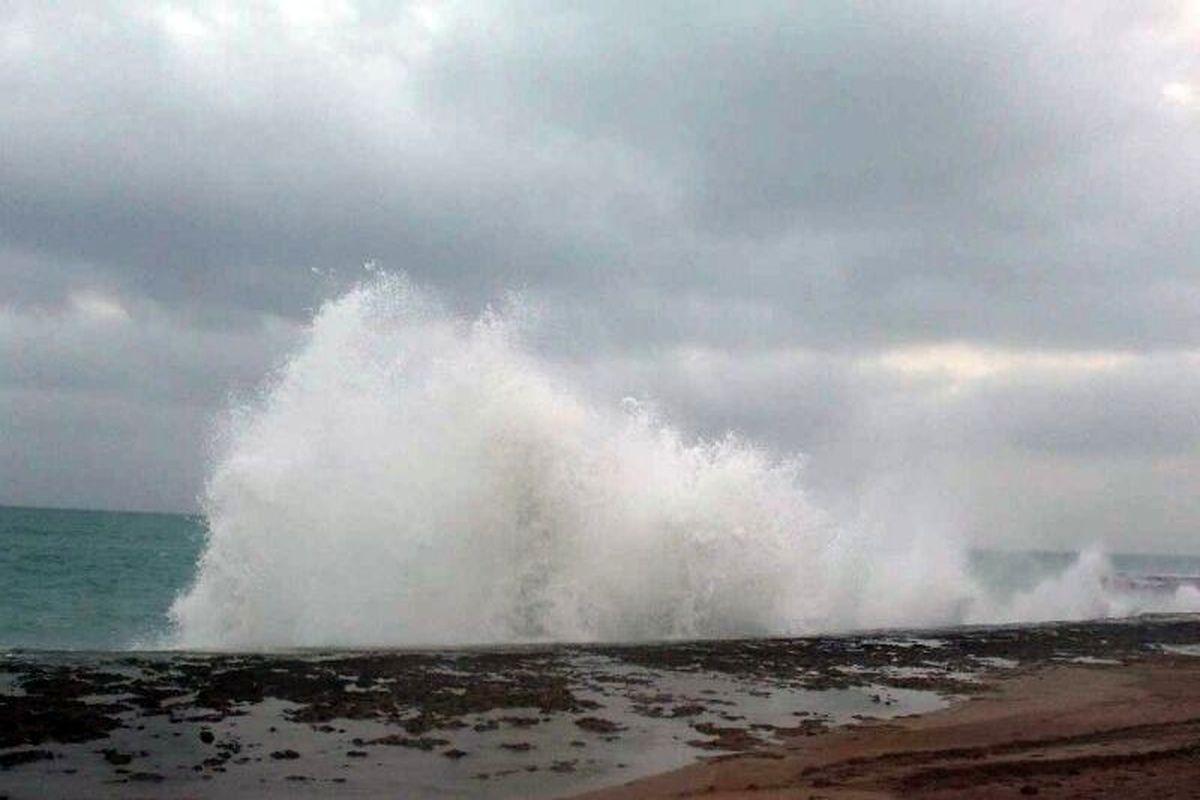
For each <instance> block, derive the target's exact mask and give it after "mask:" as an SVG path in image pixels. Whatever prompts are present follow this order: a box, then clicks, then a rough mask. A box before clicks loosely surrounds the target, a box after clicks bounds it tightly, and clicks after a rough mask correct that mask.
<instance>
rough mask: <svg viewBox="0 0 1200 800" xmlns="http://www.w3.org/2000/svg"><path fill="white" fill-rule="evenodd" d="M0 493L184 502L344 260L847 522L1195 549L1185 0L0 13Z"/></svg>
mask: <svg viewBox="0 0 1200 800" xmlns="http://www.w3.org/2000/svg"><path fill="white" fill-rule="evenodd" d="M0 96H2V97H3V98H4V102H3V103H2V104H0V503H14V504H34V505H54V506H73V507H102V508H133V509H149V510H184V511H190V510H195V509H196V508H197V507H198V501H197V498H198V496H199V495H200V494H201V492H202V491H203V483H204V479H205V474H206V471H207V469H208V462H209V440H210V431H211V430H212V428H213V421H214V419H215V418H216V417H217V416H218V415H219V414H220V412H221V410H222V409H223V408H224V407H226V406H227V405H228V404H229V403H230V402H231V400H230V398H231V397H237V396H244V395H245V393H247V392H251V391H252V390H253V389H254V387H255V386H256V385H258V384H260V382H261V381H262V380H263V378H264V376H265V375H266V374H267V373H268V372H269V371H270V370H271V369H272V368H273V367H274V366H277V365H278V364H279V363H280V362H281V360H282V359H283V358H285V357H286V355H287V353H288V352H290V351H291V350H293V349H294V348H295V347H297V346H298V343H299V342H300V341H301V340H302V337H303V333H304V328H305V325H306V322H307V321H308V320H309V319H310V318H311V315H312V313H313V310H314V308H316V307H318V306H319V304H320V302H321V301H322V300H323V299H326V298H329V297H330V296H332V295H334V294H336V293H337V292H338V291H341V290H344V289H345V288H346V287H347V286H348V285H350V284H351V283H353V281H355V280H357V279H359V278H360V277H361V276H362V265H363V264H364V263H367V262H374V263H376V264H378V265H380V266H381V267H383V268H385V269H388V270H394V271H403V272H406V273H407V274H408V275H409V276H410V277H411V278H412V279H413V280H414V281H415V282H416V283H418V284H420V285H422V286H426V287H429V288H430V289H431V290H432V291H434V292H436V293H438V294H439V295H440V296H442V297H443V298H445V299H446V302H447V303H449V304H450V305H452V306H453V307H454V308H456V309H459V310H460V311H461V312H462V313H465V314H470V313H474V312H476V311H478V309H479V308H481V307H482V306H483V305H484V304H486V303H487V302H489V301H490V300H493V299H495V298H497V297H499V296H502V295H504V293H506V292H508V291H511V290H518V291H521V292H524V293H525V294H526V295H527V296H528V297H532V298H535V299H536V300H537V302H538V303H539V304H540V306H541V307H542V308H544V309H548V312H547V313H549V314H550V316H551V317H553V320H554V324H553V326H552V327H553V330H554V331H555V332H556V335H555V336H554V337H548V338H549V341H547V342H543V345H542V346H544V347H545V348H546V350H547V352H546V357H547V358H549V359H553V360H554V361H555V362H556V363H558V364H561V365H562V368H563V369H564V370H567V371H569V372H570V373H571V374H572V375H574V376H575V378H577V379H578V380H579V381H580V383H581V384H582V385H585V386H588V387H591V390H592V391H594V392H596V393H597V394H598V395H607V394H611V395H613V396H614V397H619V396H623V395H629V394H632V395H635V396H639V397H645V398H649V399H651V400H653V402H654V403H655V404H657V405H658V406H659V407H660V408H661V409H662V410H663V411H664V413H665V414H666V415H667V416H669V417H670V418H671V419H674V420H677V421H678V424H679V425H680V426H681V427H683V428H684V429H685V430H687V431H689V432H691V433H694V434H695V435H704V436H712V435H720V434H721V433H722V432H724V431H727V430H734V431H738V432H740V433H742V434H744V435H745V436H747V437H750V438H753V439H756V440H758V441H761V442H763V443H764V444H765V446H767V447H769V448H771V449H772V450H777V451H778V452H780V453H788V452H793V451H797V450H798V451H801V452H803V453H805V454H806V458H807V461H806V464H807V466H806V477H805V479H806V481H808V482H809V483H810V485H811V488H812V491H813V492H814V494H815V495H816V496H818V497H819V498H821V499H822V500H823V501H824V502H826V503H827V504H828V505H830V506H831V507H834V508H837V509H839V510H840V511H843V512H845V513H850V514H854V513H863V511H864V509H874V510H875V512H876V513H880V514H884V515H885V516H887V517H889V518H890V519H891V520H892V522H893V524H913V525H933V526H938V525H940V526H948V527H952V528H953V529H954V530H955V531H957V532H959V535H961V536H962V537H965V538H967V539H968V540H970V541H972V542H976V543H980V544H984V545H1002V546H1046V547H1073V546H1079V545H1080V544H1082V543H1085V542H1089V541H1093V540H1099V541H1103V542H1107V543H1108V544H1109V545H1110V546H1111V547H1114V548H1117V549H1126V550H1143V551H1187V552H1200V491H1197V490H1198V489H1200V402H1198V401H1200V225H1197V217H1196V213H1197V211H1198V210H1200V2H1196V0H1187V1H1186V2H1182V1H1179V0H1172V1H1171V2H1157V1H1156V0H1147V1H1146V2H1139V3H1128V2H1125V1H1124V0H1112V1H1111V2H1109V1H1108V0H1094V1H1093V2H1078V1H1073V0H1065V2H1061V3H1053V4H1047V3H1043V2H1038V1H1037V0H1029V1H1028V2H1024V1H1022V0H1010V1H1009V2H997V3H961V2H907V3H890V2H869V1H866V0H864V2H857V3H846V2H820V1H818V0H814V1H813V2H807V3H795V2H772V0H762V1H761V2H756V3H750V4H742V3H728V2H701V1H699V0H697V1H696V2H670V1H668V0H664V2H657V3H649V4H648V3H643V2H620V1H618V0H612V1H611V2H602V3H601V2H569V1H568V0H553V1H551V0H546V2H537V1H535V0H528V1H526V0H490V2H470V1H464V2H454V1H451V2H446V3H427V2H413V3H403V2H358V3H355V2H325V3H317V2H303V1H301V0H287V2H256V1H254V0H250V1H249V2H243V1H239V2H231V3H224V2H212V3H187V2H179V3H142V2H119V3H118V2H113V3H105V2H100V1H97V2H87V3H84V2H80V3H69V2H68V3H36V2H35V3H28V2H23V1H22V0H9V2H6V3H3V4H0Z"/></svg>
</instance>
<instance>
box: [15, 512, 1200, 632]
mask: <svg viewBox="0 0 1200 800" xmlns="http://www.w3.org/2000/svg"><path fill="white" fill-rule="evenodd" d="M205 536H206V522H205V520H204V519H203V518H202V517H198V516H188V515H176V514H151V513H132V512H112V511H82V510H58V509H41V508H19V507H8V506H0V648H3V649H14V648H18V649H70V650H112V649H125V648H141V649H154V648H159V647H164V646H171V645H172V636H173V631H172V628H171V623H170V618H169V610H170V607H171V604H172V603H173V602H174V601H175V600H176V598H177V597H179V596H180V594H181V593H183V592H184V591H185V590H186V589H187V588H188V587H189V586H190V584H191V583H192V581H193V580H194V578H195V574H196V564H197V559H198V558H199V556H200V554H201V552H202V550H203V548H204V544H205ZM1078 560H1079V559H1078V554H1074V553H1051V552H998V551H974V552H972V553H971V555H970V569H971V571H972V573H973V575H974V577H975V578H976V579H977V580H978V581H979V583H980V585H982V586H984V587H986V588H987V590H988V591H989V592H991V593H992V594H993V595H995V596H997V597H1005V596H1012V595H1016V594H1019V593H1021V592H1029V591H1032V590H1034V589H1035V588H1036V587H1037V586H1038V585H1039V584H1042V583H1044V582H1046V581H1052V580H1054V579H1055V578H1056V577H1057V576H1061V575H1063V574H1064V573H1067V572H1068V571H1069V570H1070V569H1071V568H1072V566H1073V565H1075V564H1077V562H1078ZM1107 564H1108V567H1107V569H1108V570H1109V572H1108V576H1109V580H1110V581H1111V578H1112V576H1119V577H1120V578H1121V579H1128V578H1137V577H1138V576H1162V575H1190V576H1200V557H1195V556H1166V555H1153V556H1148V555H1129V554H1116V555H1112V556H1109V557H1107ZM1131 610H1133V611H1138V610H1155V609H1154V608H1153V605H1152V604H1151V605H1149V606H1145V605H1143V606H1137V607H1132V608H1131ZM1042 616H1044V617H1047V618H1052V617H1054V616H1055V614H1053V609H1051V610H1050V613H1048V614H1043V615H1042ZM1064 616H1076V617H1078V616H1080V615H1079V614H1064Z"/></svg>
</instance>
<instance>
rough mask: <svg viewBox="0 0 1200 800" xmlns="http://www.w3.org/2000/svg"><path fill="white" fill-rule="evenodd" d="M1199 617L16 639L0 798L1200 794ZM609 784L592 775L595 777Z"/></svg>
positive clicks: (10, 659)
mask: <svg viewBox="0 0 1200 800" xmlns="http://www.w3.org/2000/svg"><path fill="white" fill-rule="evenodd" d="M1198 645H1200V618H1198V617H1196V616H1153V617H1141V618H1135V619H1129V620H1116V621H1109V622H1083V623H1058V624H1044V625H1028V626H1004V627H980V628H954V629H941V630H932V631H886V632H874V633H861V634H853V635H842V636H824V637H820V636H818V637H806V638H797V639H744V640H720V641H704V642H671V643H660V644H638V645H537V646H532V645H531V646H526V647H508V648H492V649H462V650H437V651H396V650H379V651H362V652H308V651H304V652H290V653H259V654H253V653H249V654H247V653H239V654H233V653H224V654H202V653H182V652H164V653H132V652H125V653H121V652H110V653H49V652H11V653H8V654H6V655H4V657H3V658H2V659H0V797H4V798H6V799H8V798H11V800H16V798H32V797H49V796H54V797H64V798H70V797H111V798H127V797H138V798H142V797H169V798H183V797H222V798H226V797H259V796H277V795H283V794H286V795H288V796H289V797H323V796H329V795H331V794H333V793H336V794H337V795H338V796H347V797H383V796H390V797H394V796H403V797H514V798H515V797H546V798H550V797H568V796H576V795H582V796H585V797H590V798H632V797H692V796H702V797H710V796H711V797H741V796H748V797H764V798H766V797H802V798H810V797H827V798H835V797H892V796H894V797H968V796H969V797H1016V796H1020V795H1032V794H1038V795H1044V796H1048V797H1103V796H1113V795H1114V794H1119V795H1121V796H1127V797H1193V796H1196V794H1195V793H1196V789H1195V788H1194V787H1195V786H1196V785H1200V755H1198V754H1200V736H1198V734H1200V658H1197V657H1196V655H1195V653H1197V652H1200V650H1198V649H1197V646H1198ZM587 792H594V793H593V794H586V793H587Z"/></svg>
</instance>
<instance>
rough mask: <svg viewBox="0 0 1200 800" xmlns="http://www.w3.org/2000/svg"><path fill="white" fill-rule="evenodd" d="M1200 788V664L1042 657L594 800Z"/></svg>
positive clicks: (1163, 658)
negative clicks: (880, 718)
mask: <svg viewBox="0 0 1200 800" xmlns="http://www.w3.org/2000/svg"><path fill="white" fill-rule="evenodd" d="M1035 795H1036V796H1040V797H1048V798H1085V797H1122V798H1130V799H1132V798H1194V797H1200V660H1198V659H1197V658H1196V657H1195V656H1171V655H1160V656H1153V657H1148V658H1146V659H1144V660H1141V661H1138V662H1136V663H1129V664H1120V665H1111V664H1094V665H1072V666H1057V665H1036V666H1034V667H1032V668H1030V669H1029V670H1027V671H1025V672H1023V673H1022V674H1019V675H1015V676H1011V677H1007V678H1003V679H999V680H996V681H995V682H994V683H990V684H989V687H988V690H987V691H983V692H981V693H979V694H977V695H975V696H973V697H971V698H969V699H967V700H965V701H963V702H961V703H958V704H956V705H954V706H953V707H951V708H949V709H946V710H944V711H939V712H933V713H930V714H927V715H922V716H918V717H913V718H907V719H899V720H893V721H890V722H886V723H871V724H867V725H863V726H858V727H855V728H850V729H842V730H838V731H836V732H832V733H829V734H827V735H825V736H820V737H811V738H810V737H802V738H795V739H793V740H791V741H789V742H787V743H785V744H784V745H783V746H781V747H774V748H768V749H763V750H761V751H759V752H756V753H750V754H743V755H738V756H733V757H727V758H717V759H712V760H710V761H708V762H706V763H703V764H697V765H695V766H692V767H688V768H685V769H682V770H679V771H677V772H674V773H670V774H667V775H661V776H655V777H653V778H650V779H647V780H642V781H637V782H634V783H632V784H629V785H626V786H622V787H618V788H614V789H608V790H603V791H599V792H595V793H589V794H586V795H583V796H582V797H584V798H587V799H588V800H623V799H624V798H649V797H661V798H667V797H707V798H737V797H754V798H764V799H765V798H828V799H829V800H836V798H847V799H849V798H864V799H865V798H891V797H911V798H924V797H928V798H968V797H969V798H1006V797H1018V796H1035Z"/></svg>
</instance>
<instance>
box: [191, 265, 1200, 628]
mask: <svg viewBox="0 0 1200 800" xmlns="http://www.w3.org/2000/svg"><path fill="white" fill-rule="evenodd" d="M521 319H522V315H521V314H520V313H519V309H513V310H508V311H488V312H486V313H484V314H483V315H482V316H481V317H480V318H478V319H475V320H466V319H460V318H455V317H454V316H452V315H450V314H448V313H447V312H446V311H445V310H444V309H443V308H441V307H440V306H439V305H438V303H436V302H435V301H434V300H432V299H431V298H430V297H428V296H426V295H425V294H423V293H422V292H420V291H418V290H417V289H415V288H414V287H413V286H412V285H411V284H410V283H409V282H408V281H407V280H405V279H404V278H402V277H397V276H383V277H379V278H377V279H375V280H373V281H372V282H370V283H369V284H366V285H363V286H360V287H358V288H356V289H354V290H352V291H350V292H349V293H348V294H346V295H344V296H342V297H341V298H339V299H337V300H334V301H331V302H328V303H326V304H325V305H324V306H323V307H322V308H321V309H320V311H319V312H318V313H317V314H316V316H315V318H314V320H313V322H312V325H311V330H310V331H309V334H308V336H307V340H306V343H305V344H304V346H303V347H302V348H301V349H300V351H299V352H297V353H296V354H295V355H294V356H293V357H292V358H291V360H290V361H289V362H288V363H287V364H286V365H285V366H284V367H283V368H282V369H281V370H280V371H279V373H278V374H277V375H275V376H274V377H273V379H272V380H271V381H270V382H269V384H268V385H267V386H266V387H265V388H264V390H263V391H262V393H261V396H260V397H259V398H258V399H256V400H255V401H254V402H252V403H249V404H247V405H244V406H239V407H236V408H233V409H232V410H231V411H230V412H229V414H228V415H227V419H226V420H225V424H224V427H223V429H222V431H221V435H220V436H219V444H218V457H217V459H216V462H215V467H214V469H213V472H212V474H211V478H210V480H209V482H208V485H207V490H206V513H207V517H208V525H209V538H208V542H207V546H206V548H205V550H204V553H203V555H202V556H201V559H200V562H199V565H198V568H197V573H196V577H195V580H194V582H193V584H192V585H191V587H190V588H189V589H188V590H187V591H186V592H185V593H184V594H182V595H181V596H180V597H179V598H178V599H177V600H176V602H175V603H174V605H173V607H172V610H171V616H172V620H173V623H174V626H175V630H176V633H175V639H174V642H173V643H174V644H176V645H178V646H183V647H200V648H245V647H249V648H258V647H272V646H303V645H397V644H407V645H431V644H467V643H479V644H481V643H499V642H514V641H538V640H568V641H594V640H638V639H663V638H680V637H721V636H734V635H769V634H793V633H804V632H809V631H815V630H832V629H845V628H851V627H863V626H873V625H885V624H886V625H932V624H945V623H953V622H961V621H980V620H991V619H996V620H1001V619H1010V618H1014V615H1016V617H1015V618H1021V619H1035V618H1053V617H1057V616H1073V617H1079V616H1102V615H1107V614H1110V613H1114V612H1120V613H1127V612H1128V611H1130V610H1136V609H1131V608H1127V607H1123V606H1121V605H1120V603H1122V602H1125V600H1123V599H1121V598H1115V597H1114V596H1112V593H1111V592H1109V591H1108V590H1106V589H1105V588H1104V566H1103V563H1101V562H1102V559H1100V561H1096V560H1095V559H1093V560H1089V561H1087V562H1086V563H1083V562H1081V564H1080V565H1077V566H1076V567H1075V568H1073V569H1072V570H1069V571H1068V573H1070V574H1064V575H1063V576H1060V577H1059V578H1056V579H1054V580H1055V581H1057V583H1053V582H1049V581H1048V582H1046V584H1045V585H1042V586H1039V587H1036V588H1035V589H1034V590H1032V591H1031V592H1027V593H1025V594H1023V595H1021V596H1019V597H1017V598H1012V599H1010V600H1006V601H1005V602H1004V603H997V602H996V601H994V600H992V599H990V598H989V597H988V596H987V594H986V593H985V592H983V591H982V590H981V589H980V588H979V587H978V586H977V585H976V584H975V582H974V580H973V579H972V578H971V577H970V575H969V573H968V570H967V568H966V566H965V564H966V559H965V553H964V552H963V550H962V548H961V547H957V546H955V545H954V543H952V542H945V541H935V542H932V543H930V542H929V541H927V540H920V541H918V540H917V539H916V538H914V539H913V540H912V541H911V542H910V541H908V540H906V536H905V534H904V533H903V532H896V531H888V532H887V533H886V534H883V533H880V534H867V533H864V532H862V531H855V530H853V529H852V528H850V527H847V526H838V525H837V524H835V522H834V521H832V520H831V519H829V518H828V517H827V516H826V515H824V514H823V513H822V512H821V511H820V510H818V509H816V508H814V506H813V505H812V504H811V503H810V501H809V500H808V498H807V497H806V494H805V491H804V488H803V485H802V480H801V478H802V475H801V470H800V469H799V466H798V462H797V461H796V460H786V459H785V460H779V459H775V458H772V457H771V456H769V455H768V454H767V452H766V451H764V450H763V449H761V448H759V447H756V446H755V445H753V444H751V443H749V442H746V441H743V440H741V439H739V438H737V437H734V436H728V437H726V438H722V439H718V440H715V441H704V440H692V439H689V438H687V437H685V436H684V435H683V434H681V433H680V432H679V431H677V430H676V429H674V428H673V427H671V426H670V425H669V424H667V423H666V422H664V421H662V420H661V419H658V418H657V417H656V416H655V415H654V414H652V413H650V412H648V411H647V410H646V409H645V408H644V407H643V406H641V405H640V404H638V403H637V402H635V401H633V400H629V399H627V400H625V401H623V402H621V403H614V404H611V405H609V404H605V403H601V402H597V401H596V400H593V399H590V398H589V397H587V396H586V395H585V394H584V393H583V392H581V391H580V390H579V389H578V388H577V387H575V386H572V385H571V384H570V382H568V381H566V380H565V379H564V378H562V377H561V376H559V375H558V374H557V373H556V371H555V370H554V368H553V367H552V365H551V364H550V363H548V362H547V361H545V360H544V359H541V358H539V357H538V356H537V355H536V354H535V353H534V352H532V351H531V349H530V348H528V347H527V346H526V345H525V343H524V341H523V331H522V323H521ZM747 402H751V399H749V398H748V400H747ZM885 536H886V539H885V538H884V537H885ZM1181 591H1182V590H1181ZM1192 600H1194V604H1195V606H1196V607H1200V592H1196V597H1195V598H1194V599H1192V598H1188V597H1178V598H1173V599H1172V600H1171V602H1172V603H1174V604H1183V605H1187V604H1188V603H1189V601H1192Z"/></svg>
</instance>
